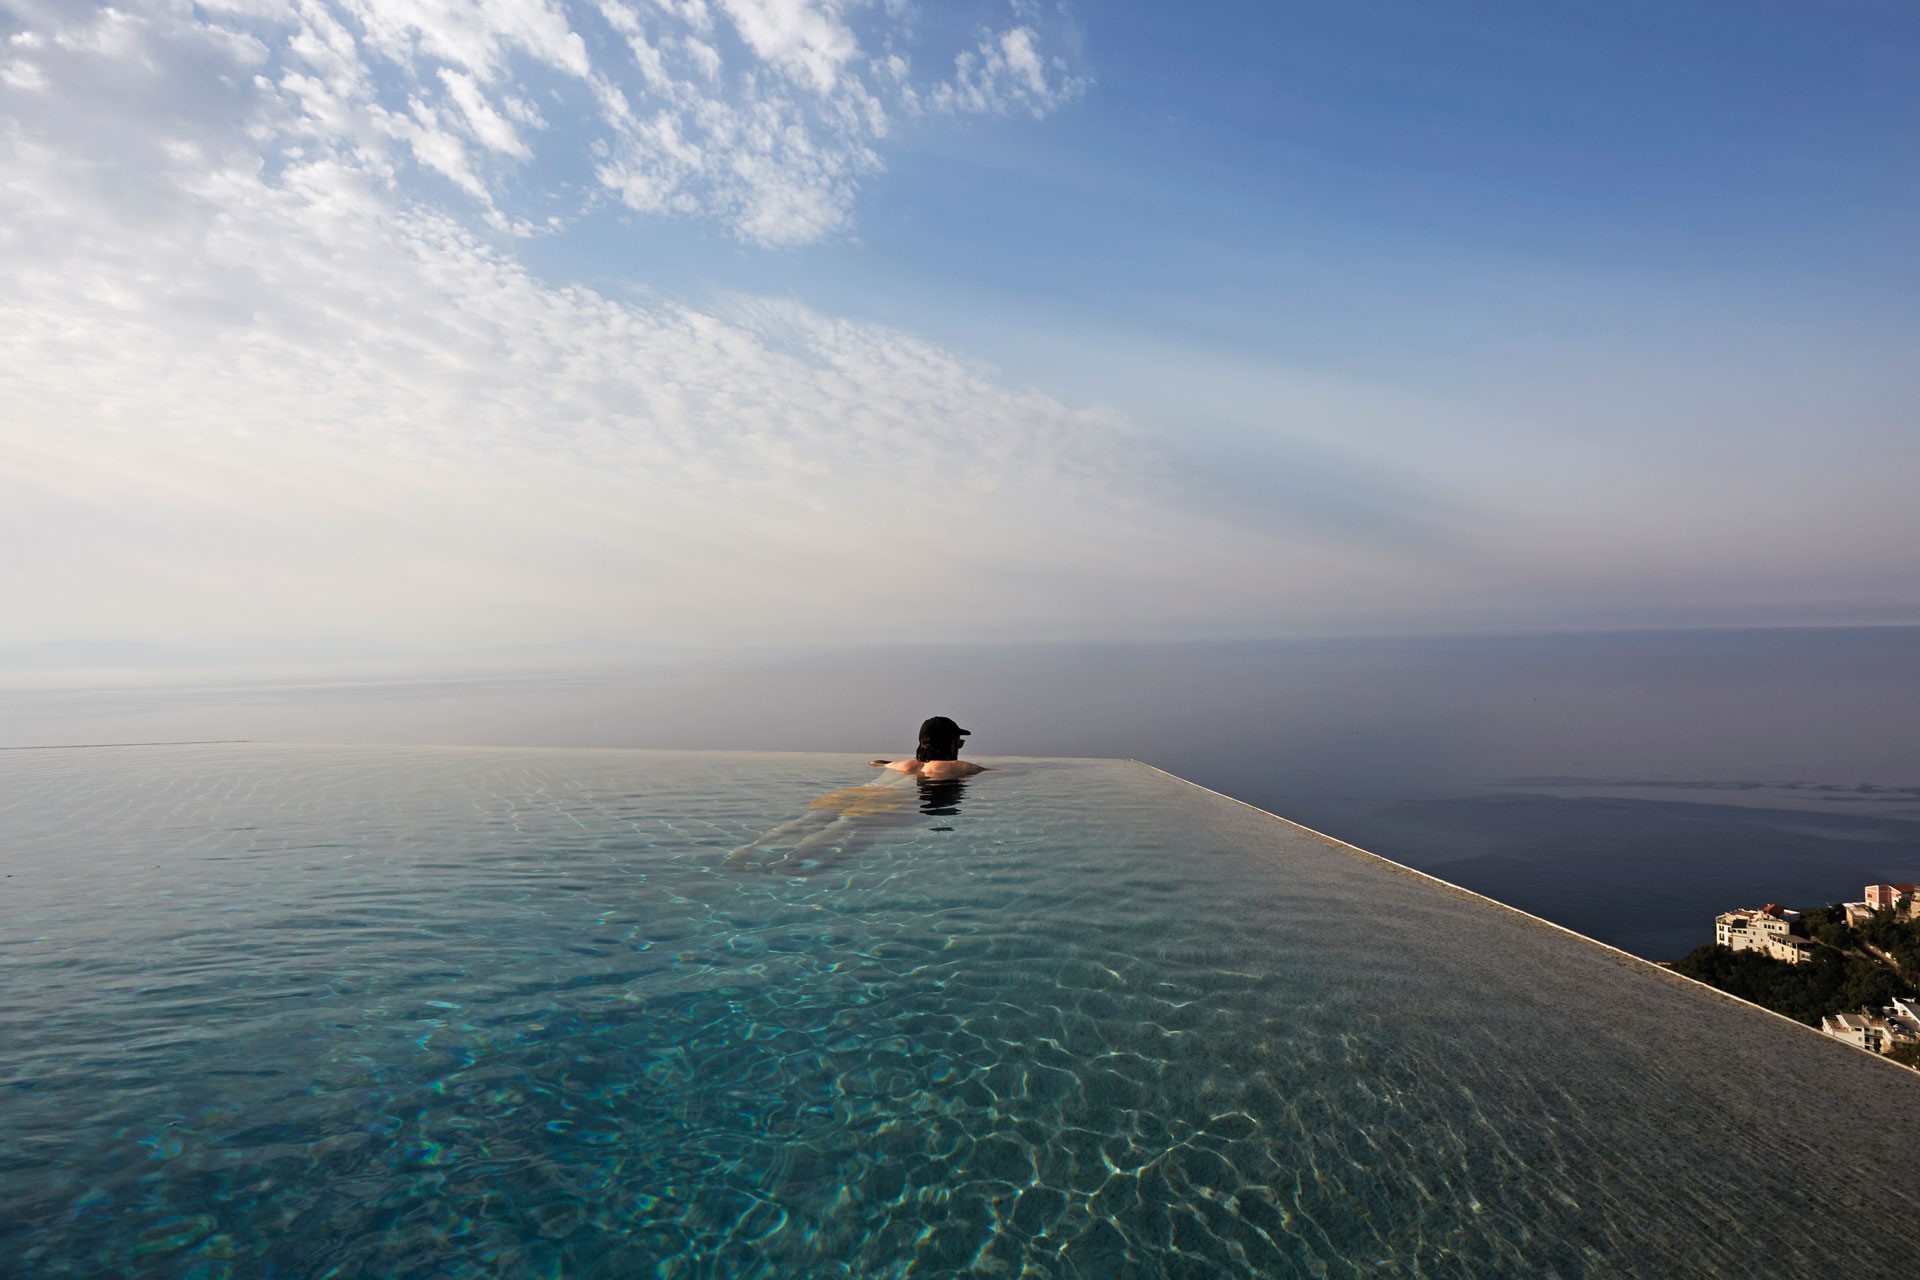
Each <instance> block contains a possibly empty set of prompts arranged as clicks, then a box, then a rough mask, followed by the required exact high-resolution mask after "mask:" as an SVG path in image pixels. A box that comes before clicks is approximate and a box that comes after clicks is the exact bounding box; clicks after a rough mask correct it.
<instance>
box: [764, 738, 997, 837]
mask: <svg viewBox="0 0 1920 1280" xmlns="http://www.w3.org/2000/svg"><path fill="white" fill-rule="evenodd" d="M966 735H967V731H966V730H965V729H962V728H961V727H960V726H959V725H958V724H956V723H954V722H953V721H952V720H949V719H948V718H947V717H946V716H934V717H933V718H932V719H930V720H927V721H925V722H924V723H922V724H921V726H920V747H919V749H918V751H916V752H915V754H914V758H913V759H911V760H875V761H873V762H872V763H874V764H876V765H880V766H883V767H885V768H888V769H891V770H893V771H894V772H896V773H905V774H912V775H915V776H916V777H918V778H919V779H920V782H921V788H920V791H922V792H924V791H925V790H926V785H927V784H928V783H948V784H950V789H951V794H949V790H948V789H946V788H943V789H940V794H939V795H938V796H936V797H932V798H929V797H927V796H925V795H921V794H917V793H916V791H914V790H909V789H906V788H904V787H902V786H900V785H896V784H891V783H887V784H882V785H880V786H868V787H842V788H841V789H840V790H838V791H829V792H828V793H827V794H825V795H823V796H820V797H818V798H817V799H815V800H814V801H812V802H811V803H810V804H808V805H807V811H806V812H805V813H803V814H801V815H800V816H799V817H797V818H794V819H792V820H791V821H788V822H783V823H781V824H780V825H779V826H777V827H775V828H774V829H773V830H771V831H769V832H767V833H766V834H765V835H763V836H761V837H760V838H759V839H758V840H755V841H754V842H753V843H752V844H745V845H742V846H740V847H739V848H738V849H735V850H733V851H732V852H731V853H729V854H728V855H727V861H728V862H731V863H739V862H745V861H748V860H753V861H756V862H758V861H759V859H758V858H757V857H756V855H757V854H760V853H762V852H772V851H774V850H778V849H781V848H782V847H783V846H784V852H782V853H781V854H780V856H778V857H776V858H774V859H773V860H772V861H771V862H763V863H761V865H762V866H763V868H764V869H766V870H784V869H793V870H800V869H802V868H807V869H809V870H818V869H820V867H821V860H822V858H823V857H825V860H826V861H827V862H829V863H830V862H831V861H833V859H832V858H831V857H830V856H827V855H831V854H834V853H839V854H842V855H844V854H845V853H846V852H847V850H848V849H849V848H850V847H852V846H853V845H855V844H856V843H864V842H865V841H866V840H867V839H870V838H871V837H872V835H873V834H874V828H876V827H887V826H895V825H900V824H903V823H910V822H911V821H912V820H913V818H914V816H915V810H914V801H915V800H916V799H920V800H922V801H924V802H925V805H924V807H923V808H921V809H920V812H922V813H930V814H936V815H941V816H945V815H948V814H951V813H952V812H953V808H954V806H955V805H956V804H957V803H958V800H959V783H958V781H957V780H958V779H960V778H966V777H971V776H972V775H973V774H976V773H979V772H981V771H982V769H983V767H984V766H981V765H977V764H974V763H973V762H972V761H969V760H961V759H959V755H960V748H961V746H962V745H963V743H962V742H961V739H963V738H964V737H966ZM935 801H937V802H938V803H935ZM940 829H941V830H945V829H946V828H940Z"/></svg>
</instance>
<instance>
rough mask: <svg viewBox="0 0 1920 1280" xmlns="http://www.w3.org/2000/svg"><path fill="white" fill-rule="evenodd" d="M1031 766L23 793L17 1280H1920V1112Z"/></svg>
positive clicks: (1159, 810) (1647, 989)
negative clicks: (673, 1279) (1773, 1279)
mask: <svg viewBox="0 0 1920 1280" xmlns="http://www.w3.org/2000/svg"><path fill="white" fill-rule="evenodd" d="M995 764H996V766H997V767H996V768H995V769H994V770H993V771H992V772H989V773H986V774H984V775H981V776H980V777H978V778H976V779H973V780H970V781H968V782H967V783H965V784H964V785H950V786H943V787H930V788H923V787H920V786H916V785H915V784H914V783H913V782H911V781H910V780H907V779H903V778H899V777H897V776H892V775H879V776H876V775H875V774H874V773H872V772H871V771H869V770H866V769H864V768H862V767H861V766H860V765H859V764H858V763H857V762H855V761H850V760H848V759H847V758H846V757H845V756H842V755H784V756H782V755H772V756H769V755H736V754H689V753H656V752H631V751H573V750H565V751H562V750H506V749H459V748H433V749H419V748H372V747H364V746H359V747H313V746H283V745H256V746H217V747H216V746H200V747H157V748H114V749H100V750H39V751H14V752H6V753H0V849H4V850H5V868H6V870H5V875H6V877H7V878H6V880H5V881H4V883H5V885H6V886H7V887H6V890H5V897H4V899H0V1275H7V1276H35V1277H39V1276H122V1275H125V1276H143V1277H148V1276H150V1277H182V1278H183V1280H184V1278H186V1277H234V1278H244V1277H256V1276H261V1277H268V1276H286V1277H339V1278H342V1280H345V1278H349V1277H367V1278H373V1277H382V1278H385V1277H397V1276H420V1277H427V1276H433V1277H448V1278H453V1277H495V1276H515V1277H518V1276H541V1277H546V1276H553V1277H558V1276H590V1277H616V1276H619V1277H627V1276H636V1275H648V1276H680V1277H747V1276H767V1277H776V1276H777V1277H803V1278H804V1277H854V1276H858V1277H869V1276H871V1277H886V1276H918V1275H941V1276H946V1275H1004V1276H1022V1275H1024V1276H1037V1277H1053V1276H1059V1277H1095V1276H1098V1277H1103V1278H1112V1277H1124V1278H1129V1280H1131V1278H1133V1277H1140V1278H1142V1280H1145V1278H1148V1277H1153V1278H1158V1277H1164V1276H1176V1277H1208V1278H1212V1277H1219V1276H1246V1277H1271V1276H1292V1275H1300V1276H1325V1277H1359V1276H1381V1275H1425V1276H1459V1277H1484V1276H1494V1275H1501V1276H1516V1277H1537V1276H1561V1277H1584V1276H1594V1277H1600V1276H1606V1277H1620V1276H1627V1277H1634V1276H1644V1277H1661V1278H1663V1280H1666V1278H1672V1277H1694V1276H1700V1277H1708V1276H1711V1277H1747V1276H1753V1275H1759V1274H1765V1275H1770V1276H1783V1277H1794V1276H1808V1277H1816V1276H1817V1277H1822V1278H1823V1280H1824V1277H1828V1276H1832V1275H1847V1276H1853V1277H1867V1278H1872V1277H1888V1278H1891V1277H1896V1276H1907V1275H1910V1274H1911V1267H1912V1245H1911V1241H1910V1239H1908V1236H1907V1233H1905V1232H1903V1231H1901V1230H1900V1229H1899V1228H1900V1226H1901V1225H1902V1224H1906V1223H1911V1222H1913V1221H1916V1220H1920V1164H1916V1163H1915V1162H1914V1160H1913V1158H1912V1142H1911V1136H1910V1134H1909V1133H1908V1131H1907V1130H1906V1128H1904V1127H1903V1126H1900V1125H1897V1124H1888V1123H1885V1121H1884V1117H1886V1116H1888V1115H1896V1116H1897V1115H1901V1114H1905V1113H1909V1112H1911V1111H1912V1110H1913V1108H1914V1106H1915V1104H1916V1103H1920V1077H1914V1076H1912V1075H1910V1074H1909V1073H1906V1072H1903V1071H1901V1070H1900V1069H1898V1068H1895V1067H1892V1066H1890V1065H1888V1064H1886V1063H1884V1062H1880V1061H1876V1060H1874V1059H1872V1058H1870V1057H1868V1056H1867V1055H1864V1054H1860V1053H1858V1052H1856V1051H1853V1050H1850V1049H1848V1048H1846V1047H1844V1046H1841V1045H1839V1044H1837V1043H1835V1042H1833V1041H1831V1040H1827V1039H1824V1038H1822V1037H1820V1036H1818V1035H1817V1034H1815V1033H1813V1032H1810V1031H1808V1030H1806V1029H1804V1028H1800V1027H1797V1026H1794V1025H1792V1024H1789V1023H1786V1022H1785V1021H1783V1020H1780V1019H1777V1018H1774V1017H1772V1016H1771V1015H1768V1014H1765V1013H1762V1012H1760V1011H1758V1010H1755V1009H1752V1008H1751V1007H1749V1006H1744V1005H1741V1004H1739V1003H1737V1002H1734V1001H1731V1000H1728V999H1726V998H1725V997H1721V996H1719V995H1717V994H1715V993H1711V992H1708V991H1705V990H1704V989H1701V988H1698V987H1695V986H1693V985H1691V984H1687V983H1685V982H1683V981H1682V980H1680V979H1677V978H1674V977H1672V976H1671V975H1668V974H1665V973H1663V972H1661V971H1659V970H1657V969H1654V968H1653V967H1652V966H1648V965H1645V964H1642V963H1640V962H1637V961H1633V960H1630V959H1627V958H1625V957H1622V956H1619V955H1618V954H1616V953H1612V952H1608V951H1606V950H1605V949H1603V948H1600V947H1597V946H1594V945H1593V944H1591V943H1588V942H1585V941H1583V940H1580V939H1578V938H1575V937H1573V936H1571V935H1569V934H1567V933H1564V932H1562V931H1559V930H1556V929H1553V928H1551V927H1549V926H1545V925H1541V924H1538V923H1536V922H1533V921H1530V920H1528V919H1526V918H1524V917H1521V916H1518V915H1516V914H1515V913H1512V912H1509V911H1506V910H1504V909H1502V908H1499V907H1497V906H1494V905H1491V904H1489V903H1487V902H1485V901H1483V900H1480V899H1477V898H1472V897H1470V896H1467V895H1464V894H1461V893H1458V892H1456V891H1452V890H1449V889H1446V888H1443V887H1440V886H1438V885H1436V884H1435V883H1434V882H1432V881H1429V880H1426V879H1423V878H1420V877H1417V876H1414V875H1411V874H1409V873H1406V872H1404V871H1400V870H1397V869H1395V868H1392V867H1390V866H1388V865H1386V864H1384V863H1382V862H1380V861H1379V860H1378V859H1371V858H1367V857H1365V856H1363V855H1357V854H1353V853H1351V852H1347V851H1345V850H1343V849H1342V848H1340V847H1338V846H1336V845H1333V844H1331V843H1330V842H1326V841H1323V840H1319V839H1317V838H1315V837H1313V836H1311V835H1309V834H1307V833H1305V832H1303V831H1301V830H1300V829H1299V828H1296V827H1292V826H1289V825H1287V824H1284V823H1281V822H1279V821H1277V820H1275V819H1272V818H1270V817H1267V816H1265V815H1263V814H1261V813H1258V812H1257V811H1255V810H1252V809H1249V808H1247V807H1245V806H1242V805H1237V804H1234V803H1233V802H1231V801H1228V800H1224V799H1221V798H1219V797H1216V796H1213V795H1210V794H1208V793H1206V792H1204V791H1201V790H1199V789H1198V788H1195V787H1192V786H1190V785H1188V784H1185V783H1182V782H1179V781H1177V780H1175V779H1173V778H1171V777H1169V776H1167V775H1165V774H1162V773H1159V772H1156V771H1154V770H1152V769H1150V768H1148V767H1146V766H1144V765H1139V764H1133V763H1126V762H1115V761H1063V760H1019V759H1004V760H996V761H995ZM876 783H877V784H878V785H875V784H876Z"/></svg>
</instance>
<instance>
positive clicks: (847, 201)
mask: <svg viewBox="0 0 1920 1280" xmlns="http://www.w3.org/2000/svg"><path fill="white" fill-rule="evenodd" d="M9 8H10V9H11V11H12V12H13V13H15V14H16V15H17V19H18V21H19V22H20V23H21V25H22V27H23V30H21V31H18V32H16V33H14V36H15V37H16V38H15V39H14V40H13V42H12V45H11V52H10V55H9V56H8V57H7V60H6V61H5V62H0V84H4V85H6V86H7V87H9V88H12V89H14V90H17V91H22V92H31V91H37V90H40V89H44V88H45V87H46V81H45V73H44V71H43V69H42V65H41V64H42V61H43V60H44V59H43V58H42V57H41V53H42V46H43V45H45V44H47V43H48V42H49V41H50V42H51V45H52V46H53V47H54V48H57V49H58V50H62V51H67V52H74V53H78V52H90V53H93V54H96V55H100V56H106V57H124V56H125V55H126V54H127V53H128V52H129V51H130V50H132V49H133V48H135V47H137V46H140V45H142V44H143V43H149V42H150V41H151V40H152V38H153V33H155V32H156V31H169V32H174V33H176V34H177V33H179V32H182V31H187V30H191V31H193V32H194V33H195V36H194V38H195V39H196V40H197V41H198V42H199V43H200V44H201V45H203V46H213V45H216V44H225V45H226V46H228V47H229V48H230V49H233V50H242V49H244V50H245V51H246V53H247V55H248V56H247V59H246V61H247V62H248V64H249V65H248V67H247V73H248V75H249V78H250V80H251V82H252V84H253V86H254V88H255V89H256V90H257V91H258V92H259V93H260V94H261V95H262V96H264V97H270V98H272V99H275V100H277V102H278V105H279V110H278V112H277V113H273V114H267V113H262V114H259V115H256V116H255V118H254V120H253V126H254V128H255V130H256V132H257V135H258V136H259V139H260V141H262V142H263V143H264V144H265V149H266V151H267V154H268V156H269V157H270V158H271V157H272V156H274V155H275V154H276V153H279V152H284V151H285V150H286V149H288V148H295V149H303V150H310V149H312V148H315V147H319V148H323V149H326V150H330V151H333V152H336V153H339V154H341V155H345V156H350V157H351V158H352V159H353V162H354V163H356V164H359V165H363V166H370V167H372V168H374V169H376V170H378V171H379V172H380V173H381V174H382V176H383V177H385V178H387V179H388V180H392V181H398V182H401V183H403V184H404V183H406V182H408V181H409V180H410V179H411V178H413V177H414V176H416V175H417V176H423V177H424V176H428V175H433V176H437V177H438V178H440V179H442V180H444V181H445V182H447V183H449V184H451V186H452V187H453V188H455V189H456V190H458V191H459V192H461V193H462V194H463V195H464V196H465V197H466V198H468V199H469V200H471V201H473V202H474V204H475V205H476V206H477V208H478V209H479V211H480V212H481V214H482V215H483V216H484V217H486V218H487V220H488V221H489V222H490V223H492V224H493V225H494V226H495V227H497V228H500V229H512V230H517V231H519V232H521V233H523V234H527V233H531V232H532V231H533V230H535V229H536V227H537V226H538V225H539V224H541V223H543V222H544V221H546V220H547V219H549V218H550V217H551V216H552V208H551V204H550V202H549V201H547V199H546V197H548V196H550V195H551V194H552V192H551V191H550V190H532V189H529V188H528V187H527V185H526V183H525V182H524V176H525V172H524V171H525V170H526V168H527V166H528V165H530V164H531V163H533V162H534V161H535V160H540V161H542V162H544V163H545V164H547V165H549V166H561V167H584V169H585V170H586V172H584V173H583V174H582V175H581V176H582V177H584V178H585V179H586V182H585V183H584V184H582V185H583V187H584V188H585V189H586V190H588V191H589V192H590V193H593V194H594V195H597V196H598V197H601V198H610V199H613V200H617V201H619V202H621V203H623V204H625V205H626V206H627V207H629V208H631V209H633V210H635V211H637V212H640V213H644V214H649V215H656V216H699V217H706V218H712V219H715V220H717V221H719V222H720V223H722V224H723V225H725V226H726V227H727V228H728V229H729V230H730V231H731V232H732V233H733V234H734V235H735V236H736V237H738V238H739V239H741V240H742V241H745V242H747V243H750V244H755V245H761V246H768V247H783V246H792V245H799V244H805V243H808V242H811V241H815V240H819V239H821V238H822V237H825V236H830V235H833V234H836V233H839V232H842V231H844V230H846V229H847V228H848V227H850V226H851V225H852V222H853V213H854V206H855V202H856V200H857V197H858V193H859V188H860V184H861V183H862V182H863V181H864V180H866V179H867V178H869V177H870V176H872V175H873V174H875V173H877V172H879V171H880V170H881V169H882V168H883V167H884V159H883V150H884V147H885V146H886V145H887V144H888V142H889V141H890V140H891V139H892V138H893V137H894V136H895V135H896V133H897V132H898V129H899V127H900V125H901V122H902V121H903V120H906V119H911V118H912V117H914V116H916V115H921V114H925V113H926V112H928V111H930V110H931V111H938V112H947V113H1004V112H1006V111H1009V110H1014V109H1020V110H1026V111H1030V112H1031V113H1032V114H1034V115H1036V116H1043V115H1045V114H1047V113H1049V112H1051V111H1054V110H1056V109H1058V108H1059V107H1060V106H1062V105H1064V104H1065V103H1067V102H1069V101H1071V100H1072V99H1074V98H1075V97H1077V96H1078V95H1079V94H1080V93H1081V92H1082V91H1083V90H1084V88H1085V85H1086V79H1085V77H1084V76H1083V75H1079V74H1075V73H1073V72H1072V71H1071V70H1070V69H1069V67H1068V64H1067V63H1066V61H1065V60H1064V58H1062V57H1061V56H1059V55H1057V54H1048V53H1045V52H1044V48H1045V44H1046V37H1045V35H1044V33H1043V32H1042V31H1041V30H1039V28H1038V27H1037V26H1036V25H1035V24H1036V23H1038V22H1039V21H1040V19H1039V18H1038V17H1037V16H1036V15H1034V14H1031V13H1029V12H1027V11H1026V10H1024V9H1016V10H1015V11H1014V12H1015V13H1017V14H1019V15H1020V16H1018V17H1017V18H1016V20H1015V22H1014V23H1013V25H1009V26H1005V27H992V26H989V27H987V28H985V29H983V30H982V31H980V32H979V33H978V36H977V47H970V48H967V49H965V50H964V51H961V52H960V53H958V55H957V56H956V57H955V60H954V62H953V73H952V75H951V77H950V78H948V79H945V80H941V79H938V78H935V79H932V80H921V79H917V78H916V76H915V74H914V71H913V62H912V60H911V58H910V57H909V56H908V54H907V52H906V51H907V50H909V49H911V48H912V47H913V45H914V43H915V36H914V32H915V27H916V24H915V22H914V20H913V14H912V12H911V9H910V7H909V6H905V5H901V4H892V3H889V4H884V5H882V4H872V3H861V2H859V0H717V2H716V3H714V4H711V5H709V4H708V3H706V2H705V0H595V2H593V3H587V2H585V0H582V2H580V3H574V4H562V3H559V2H558V0H219V2H217V3H211V4H206V5H201V6H197V7H188V6H186V5H183V4H179V3H173V2H170V0H136V2H135V3H132V4H129V5H127V6H124V7H118V8H104V9H100V10H96V11H93V12H88V11H86V10H80V11H78V12H76V11H74V10H72V9H68V8H57V7H53V6H50V5H48V4H46V3H45V0H17V2H15V3H12V4H10V6H9ZM940 63H941V58H940V57H939V55H938V54H937V53H932V52H930V53H929V54H928V57H927V62H926V65H928V66H933V67H937V66H939V65H940ZM543 100H545V101H549V102H552V103H554V104H556V105H557V106H559V107H560V108H561V109H562V111H563V113H564V118H565V119H566V120H567V121H568V122H569V124H570V125H571V127H569V128H566V129H547V128H545V127H544V120H543V118H542V115H541V113H540V111H539V110H538V109H537V108H536V107H535V106H534V104H535V103H536V102H539V101H543ZM589 203H590V201H589ZM581 207H583V206H581V205H579V204H578V203H576V206H575V208H574V210H573V211H574V212H577V211H579V209H580V208H581ZM563 216H564V215H563Z"/></svg>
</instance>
